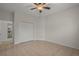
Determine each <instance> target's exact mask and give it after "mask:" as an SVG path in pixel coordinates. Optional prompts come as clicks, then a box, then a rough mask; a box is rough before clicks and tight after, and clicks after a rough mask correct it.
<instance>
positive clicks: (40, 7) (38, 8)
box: [31, 3, 50, 13]
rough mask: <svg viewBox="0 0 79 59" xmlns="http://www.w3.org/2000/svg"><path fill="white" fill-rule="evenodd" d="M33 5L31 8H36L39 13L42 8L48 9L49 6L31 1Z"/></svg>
mask: <svg viewBox="0 0 79 59" xmlns="http://www.w3.org/2000/svg"><path fill="white" fill-rule="evenodd" d="M33 4H34V5H35V7H34V8H31V10H34V9H37V10H38V11H39V12H40V13H41V12H42V11H43V10H44V9H48V10H49V9H50V7H47V6H46V3H33Z"/></svg>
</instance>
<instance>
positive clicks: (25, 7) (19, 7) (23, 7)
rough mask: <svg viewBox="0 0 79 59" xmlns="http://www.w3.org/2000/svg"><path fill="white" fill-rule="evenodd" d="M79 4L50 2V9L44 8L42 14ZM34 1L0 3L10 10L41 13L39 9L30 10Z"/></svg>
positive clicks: (3, 7)
mask: <svg viewBox="0 0 79 59" xmlns="http://www.w3.org/2000/svg"><path fill="white" fill-rule="evenodd" d="M76 5H79V4H78V3H49V4H47V6H49V7H51V9H50V10H43V12H42V13H41V15H48V14H52V13H55V12H59V11H62V10H65V9H68V8H70V7H74V6H76ZM33 7H34V6H33V4H32V3H0V9H2V10H7V11H10V12H25V13H26V14H32V15H39V14H40V13H39V12H38V11H37V10H30V8H33Z"/></svg>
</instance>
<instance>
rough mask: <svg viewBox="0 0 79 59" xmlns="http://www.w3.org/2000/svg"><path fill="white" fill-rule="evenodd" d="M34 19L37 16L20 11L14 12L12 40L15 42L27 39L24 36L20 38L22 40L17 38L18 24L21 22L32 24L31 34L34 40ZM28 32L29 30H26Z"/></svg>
mask: <svg viewBox="0 0 79 59" xmlns="http://www.w3.org/2000/svg"><path fill="white" fill-rule="evenodd" d="M36 19H37V18H36V17H35V16H34V15H30V14H25V13H21V12H15V13H14V41H15V44H17V43H20V42H23V41H25V40H27V41H28V39H26V38H23V39H22V40H23V41H22V40H20V39H19V25H20V23H22V22H25V23H32V24H33V29H34V33H33V36H34V40H35V39H36ZM29 30H30V29H29ZM29 33H30V32H28V34H29Z"/></svg>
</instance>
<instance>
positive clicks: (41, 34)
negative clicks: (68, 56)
mask: <svg viewBox="0 0 79 59" xmlns="http://www.w3.org/2000/svg"><path fill="white" fill-rule="evenodd" d="M44 18H45V16H43V15H41V14H39V15H38V16H37V20H36V40H45V19H44Z"/></svg>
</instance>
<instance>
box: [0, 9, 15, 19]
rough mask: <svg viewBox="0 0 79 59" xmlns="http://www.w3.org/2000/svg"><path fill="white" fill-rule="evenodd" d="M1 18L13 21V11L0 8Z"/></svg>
mask: <svg viewBox="0 0 79 59" xmlns="http://www.w3.org/2000/svg"><path fill="white" fill-rule="evenodd" d="M0 20H6V21H13V19H12V13H11V12H9V11H5V10H0Z"/></svg>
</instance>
